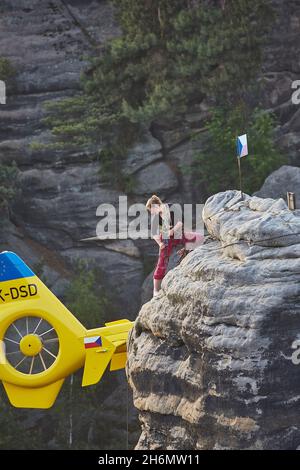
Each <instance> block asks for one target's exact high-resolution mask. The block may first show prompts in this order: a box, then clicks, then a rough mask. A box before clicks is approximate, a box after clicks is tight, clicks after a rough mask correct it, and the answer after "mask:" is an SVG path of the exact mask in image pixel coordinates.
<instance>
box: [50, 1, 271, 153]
mask: <svg viewBox="0 0 300 470" xmlns="http://www.w3.org/2000/svg"><path fill="white" fill-rule="evenodd" d="M113 4H114V5H115V9H116V14H117V17H118V20H119V23H120V26H121V28H122V31H123V34H122V35H121V36H120V37H118V38H115V39H113V40H112V41H110V42H109V43H108V44H107V45H106V47H105V49H104V51H103V53H102V54H101V56H100V57H95V58H93V60H92V61H91V67H90V68H89V70H87V72H86V73H85V74H83V79H82V84H83V93H82V94H81V95H79V96H77V97H75V98H69V99H67V100H63V101H61V102H60V103H58V104H57V103H55V104H52V105H51V106H50V107H49V108H48V109H49V111H50V115H49V116H48V118H47V122H48V124H49V125H50V126H51V127H52V131H53V134H54V136H55V138H56V139H57V142H58V143H59V144H60V145H62V146H63V145H65V144H66V143H68V144H69V143H71V144H73V145H84V144H86V143H89V142H96V143H98V144H99V143H101V142H103V140H104V139H105V140H106V141H107V142H108V147H109V149H110V151H112V153H113V154H116V155H117V156H118V158H119V157H120V155H124V154H126V149H127V147H128V145H130V143H131V142H132V141H133V139H135V138H136V137H137V135H138V133H139V130H140V129H141V128H142V127H143V126H144V125H149V124H150V123H151V122H152V121H153V120H156V119H159V118H162V117H163V118H174V117H178V116H180V114H181V113H183V112H184V111H185V110H186V109H187V107H188V106H189V105H190V104H191V103H195V102H200V101H201V100H202V99H203V97H204V96H206V97H208V98H209V99H210V100H212V102H214V103H218V104H224V103H228V102H230V104H231V105H232V103H233V102H236V101H237V100H240V99H241V97H242V95H243V94H244V93H245V91H246V90H247V87H248V84H249V81H250V79H251V78H252V77H254V76H255V75H256V73H257V67H258V64H259V62H260V55H261V52H260V45H261V43H262V40H263V38H264V36H265V32H266V29H267V26H268V24H269V22H270V18H271V10H270V7H269V1H268V0H253V1H251V2H249V1H248V0H227V2H226V3H225V4H224V2H220V1H208V0H201V1H200V0H198V1H193V0H151V1H150V0H146V1H143V2H141V1H138V2H137V1H136V0H113Z"/></svg>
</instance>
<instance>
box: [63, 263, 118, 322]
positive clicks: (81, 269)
mask: <svg viewBox="0 0 300 470" xmlns="http://www.w3.org/2000/svg"><path fill="white" fill-rule="evenodd" d="M100 277H101V273H99V272H97V270H89V269H88V266H87V265H86V264H85V262H84V261H80V262H78V265H77V274H76V276H75V277H74V279H73V280H72V282H71V284H70V285H69V287H68V289H67V290H66V292H65V302H66V306H67V307H68V308H69V310H70V311H71V312H72V313H73V314H74V315H76V317H77V318H78V320H79V321H81V322H82V323H83V324H84V326H86V327H87V328H95V327H96V326H98V325H101V324H102V323H103V322H104V320H105V318H106V317H107V310H108V309H109V301H108V299H107V296H106V293H105V291H104V289H103V288H101V287H99V280H100V279H99V278H100Z"/></svg>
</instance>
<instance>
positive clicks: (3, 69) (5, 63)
mask: <svg viewBox="0 0 300 470" xmlns="http://www.w3.org/2000/svg"><path fill="white" fill-rule="evenodd" d="M14 75H15V69H14V67H13V66H12V64H11V62H10V61H9V60H8V59H6V58H5V57H0V80H3V81H6V80H8V79H10V78H12V77H13V76H14Z"/></svg>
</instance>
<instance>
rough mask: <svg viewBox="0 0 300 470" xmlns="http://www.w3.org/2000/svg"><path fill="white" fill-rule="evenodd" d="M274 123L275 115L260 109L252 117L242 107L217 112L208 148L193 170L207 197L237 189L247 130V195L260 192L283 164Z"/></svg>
mask: <svg viewBox="0 0 300 470" xmlns="http://www.w3.org/2000/svg"><path fill="white" fill-rule="evenodd" d="M274 122H275V121H274V116H272V115H271V114H269V113H267V112H263V111H261V110H258V109H256V110H254V112H253V113H252V112H251V111H250V112H249V110H247V109H245V106H242V105H241V106H237V107H235V108H234V109H232V110H229V111H227V110H224V109H220V108H219V109H217V110H215V111H214V113H213V116H212V118H211V119H210V121H209V122H208V126H207V134H206V143H205V148H204V150H203V151H202V152H201V153H198V154H197V155H196V156H195V165H194V167H193V169H192V171H193V173H194V175H195V177H196V179H197V180H198V181H199V183H200V184H201V186H202V190H203V191H204V192H205V193H206V194H207V195H211V194H213V193H215V192H217V191H225V190H226V189H229V188H236V187H237V182H238V167H237V161H236V154H237V151H236V138H237V137H238V135H242V134H244V133H245V131H246V130H247V134H248V139H249V156H248V157H245V158H243V159H242V162H241V164H242V173H243V190H244V191H245V192H246V193H247V192H248V193H250V194H251V193H252V192H254V191H257V190H258V189H259V188H260V187H261V185H262V183H263V182H264V180H265V178H266V177H267V176H268V175H269V174H270V172H271V171H273V170H274V169H276V168H278V166H280V165H281V164H283V162H284V160H283V157H282V155H281V153H280V152H279V151H278V149H277V148H276V146H275V144H274V138H273V137H274V136H273V134H274Z"/></svg>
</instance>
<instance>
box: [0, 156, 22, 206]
mask: <svg viewBox="0 0 300 470" xmlns="http://www.w3.org/2000/svg"><path fill="white" fill-rule="evenodd" d="M17 174H18V169H17V166H16V164H15V163H13V164H12V165H4V164H0V211H1V210H2V211H3V210H4V209H6V208H7V207H8V204H9V202H10V201H12V200H13V199H14V198H15V196H16V194H17Z"/></svg>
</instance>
